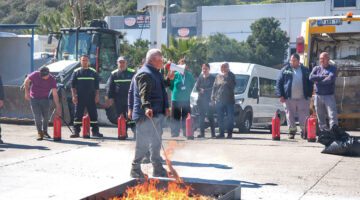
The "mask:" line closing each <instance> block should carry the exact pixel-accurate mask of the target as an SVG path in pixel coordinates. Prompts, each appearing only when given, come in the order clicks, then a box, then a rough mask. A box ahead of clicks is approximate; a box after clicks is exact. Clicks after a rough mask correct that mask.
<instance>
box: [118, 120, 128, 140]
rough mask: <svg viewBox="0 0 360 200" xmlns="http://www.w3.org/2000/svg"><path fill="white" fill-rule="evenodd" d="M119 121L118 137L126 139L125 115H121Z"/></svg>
mask: <svg viewBox="0 0 360 200" xmlns="http://www.w3.org/2000/svg"><path fill="white" fill-rule="evenodd" d="M117 123H118V139H119V140H125V139H126V120H125V117H124V116H123V115H120V117H118V120H117Z"/></svg>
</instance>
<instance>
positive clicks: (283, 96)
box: [276, 53, 313, 139]
mask: <svg viewBox="0 0 360 200" xmlns="http://www.w3.org/2000/svg"><path fill="white" fill-rule="evenodd" d="M299 59H300V57H299V55H298V54H296V53H295V54H293V55H291V57H290V63H289V64H288V65H286V66H285V67H284V68H282V69H281V72H280V74H279V77H278V80H277V82H276V95H277V96H278V97H279V98H280V102H281V103H283V105H284V107H285V111H286V120H287V124H288V127H289V139H294V137H295V134H296V131H297V128H296V121H295V115H297V116H298V120H299V124H300V128H301V135H302V136H303V138H305V135H304V133H305V130H304V127H305V123H306V118H307V117H309V107H310V98H311V96H312V90H313V86H312V85H313V84H312V83H311V81H309V74H310V72H309V70H308V68H306V67H304V66H303V65H302V64H300V62H299Z"/></svg>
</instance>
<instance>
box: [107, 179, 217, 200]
mask: <svg viewBox="0 0 360 200" xmlns="http://www.w3.org/2000/svg"><path fill="white" fill-rule="evenodd" d="M159 182H160V181H159V179H151V180H146V181H145V182H144V183H143V184H139V185H137V186H135V187H130V188H128V189H127V190H126V192H125V194H124V196H123V197H114V198H112V199H110V200H159V199H168V200H211V199H214V198H211V197H206V196H200V195H191V194H190V191H191V189H192V188H191V187H190V186H186V185H183V184H179V183H177V182H169V184H168V186H167V189H158V188H157V185H158V184H159Z"/></svg>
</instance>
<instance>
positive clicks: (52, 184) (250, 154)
mask: <svg viewBox="0 0 360 200" xmlns="http://www.w3.org/2000/svg"><path fill="white" fill-rule="evenodd" d="M1 126H2V129H3V131H2V135H3V140H4V141H5V144H0V199H4V200H5V199H80V198H83V197H86V196H89V195H91V194H94V193H97V192H99V191H102V190H105V189H108V188H110V187H113V186H116V185H119V184H121V183H124V182H126V181H128V180H130V179H131V178H130V175H129V174H130V167H131V162H132V158H133V156H134V146H135V142H134V141H133V140H131V137H132V135H131V134H130V138H129V139H128V140H125V141H119V140H117V130H116V128H115V127H101V129H100V130H101V132H102V133H103V134H104V136H105V137H104V138H102V139H95V138H91V139H83V138H77V139H71V138H69V135H70V131H69V130H68V129H67V128H66V127H63V128H62V132H63V134H62V136H63V140H62V141H61V142H54V141H52V140H43V141H36V130H35V127H34V126H32V125H11V124H2V125H1ZM285 130H286V128H285V127H282V131H283V132H285ZM49 131H50V132H52V128H50V129H49ZM350 133H351V134H352V135H356V136H360V131H354V132H350ZM196 134H197V133H195V135H196ZM209 137H210V133H209V132H207V133H206V138H202V139H197V138H196V139H195V140H186V139H185V138H184V137H177V138H171V137H170V133H169V130H168V129H165V132H164V135H163V138H164V142H163V143H164V147H165V148H167V147H168V146H169V144H170V142H171V141H176V143H175V149H174V152H173V154H172V155H171V160H172V162H173V165H174V168H175V169H176V170H177V172H178V174H179V175H180V176H181V177H187V178H192V179H197V180H202V181H218V182H219V183H232V184H240V185H241V197H242V199H276V200H279V199H301V200H308V199H327V200H329V199H330V200H331V199H334V200H335V199H336V200H338V199H360V187H359V186H360V159H359V158H354V157H343V156H334V155H326V154H321V153H320V152H321V151H322V149H323V146H322V145H321V144H319V143H309V142H307V141H306V140H302V139H301V138H300V136H299V135H296V137H295V140H289V139H287V136H286V134H285V133H284V134H282V135H281V140H280V141H273V140H272V139H271V135H270V134H269V133H268V131H267V130H252V132H251V133H246V134H245V133H241V134H239V133H235V134H234V135H233V139H211V138H209ZM142 168H143V171H144V172H145V173H148V174H150V175H151V172H152V167H151V165H150V164H147V165H143V166H142Z"/></svg>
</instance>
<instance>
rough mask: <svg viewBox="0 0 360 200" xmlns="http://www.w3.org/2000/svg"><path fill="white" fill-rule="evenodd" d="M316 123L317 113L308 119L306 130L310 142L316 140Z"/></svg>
mask: <svg viewBox="0 0 360 200" xmlns="http://www.w3.org/2000/svg"><path fill="white" fill-rule="evenodd" d="M316 123H317V119H316V116H315V115H311V116H310V117H308V118H307V120H306V126H307V127H306V131H307V140H308V142H316Z"/></svg>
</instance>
